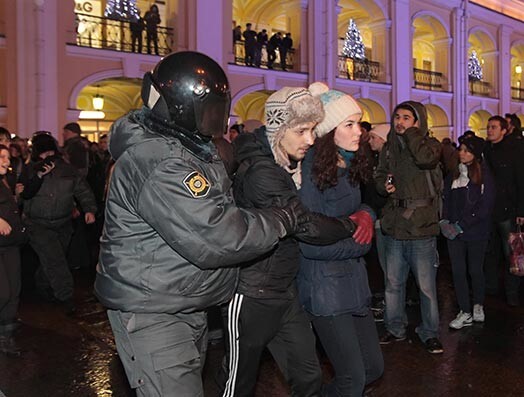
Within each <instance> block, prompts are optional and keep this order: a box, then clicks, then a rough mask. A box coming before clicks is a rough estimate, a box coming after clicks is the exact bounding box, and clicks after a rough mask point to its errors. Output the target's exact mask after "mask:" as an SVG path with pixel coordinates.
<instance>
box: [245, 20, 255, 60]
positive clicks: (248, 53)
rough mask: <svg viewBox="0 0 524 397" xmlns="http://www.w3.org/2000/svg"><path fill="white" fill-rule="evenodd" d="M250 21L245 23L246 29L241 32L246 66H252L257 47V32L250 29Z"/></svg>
mask: <svg viewBox="0 0 524 397" xmlns="http://www.w3.org/2000/svg"><path fill="white" fill-rule="evenodd" d="M251 26H252V25H251V23H249V22H248V23H246V30H244V33H242V36H243V37H244V50H245V62H246V66H254V64H255V55H256V54H255V53H256V47H257V32H255V31H254V30H251Z"/></svg>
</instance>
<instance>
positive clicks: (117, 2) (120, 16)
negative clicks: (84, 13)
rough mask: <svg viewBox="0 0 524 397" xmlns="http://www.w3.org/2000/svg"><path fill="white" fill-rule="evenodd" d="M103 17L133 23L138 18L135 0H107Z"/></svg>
mask: <svg viewBox="0 0 524 397" xmlns="http://www.w3.org/2000/svg"><path fill="white" fill-rule="evenodd" d="M104 16H106V17H107V18H110V19H116V20H119V21H135V20H137V19H138V18H140V14H139V12H138V8H137V7H136V0H109V1H108V2H107V5H106V9H105V11H104Z"/></svg>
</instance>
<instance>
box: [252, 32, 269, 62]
mask: <svg viewBox="0 0 524 397" xmlns="http://www.w3.org/2000/svg"><path fill="white" fill-rule="evenodd" d="M267 43H268V36H267V30H266V29H262V30H261V31H260V32H258V34H257V46H256V53H255V66H256V67H257V68H259V67H260V63H261V62H262V48H263V47H264V46H266V48H267Z"/></svg>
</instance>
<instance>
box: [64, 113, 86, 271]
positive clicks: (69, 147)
mask: <svg viewBox="0 0 524 397" xmlns="http://www.w3.org/2000/svg"><path fill="white" fill-rule="evenodd" d="M81 134H82V129H81V128H80V125H79V124H78V123H74V122H73V123H68V124H66V125H65V126H64V127H63V138H64V147H63V148H62V151H63V154H64V157H63V159H64V160H65V161H66V162H68V163H69V164H71V165H72V166H73V167H75V168H76V169H77V170H78V172H79V174H80V175H81V176H82V177H84V178H87V176H88V173H89V168H90V164H89V141H87V143H86V139H84V137H82V135H81ZM80 210H81V208H80V209H79V208H78V207H77V206H75V207H74V208H73V234H72V236H71V242H70V244H69V248H68V253H67V259H68V262H69V266H70V267H71V269H80V268H89V264H90V261H89V249H88V246H87V231H86V223H85V214H83V213H82V212H81V211H80Z"/></svg>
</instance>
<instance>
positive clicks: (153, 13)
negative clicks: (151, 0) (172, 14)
mask: <svg viewBox="0 0 524 397" xmlns="http://www.w3.org/2000/svg"><path fill="white" fill-rule="evenodd" d="M144 22H145V24H146V48H147V53H148V54H151V42H153V46H154V48H155V55H158V25H160V23H161V22H162V21H161V19H160V13H159V11H158V6H157V5H156V4H153V5H152V6H151V7H149V11H147V12H146V13H145V15H144Z"/></svg>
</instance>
